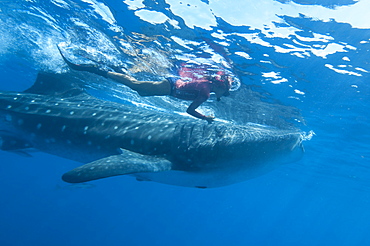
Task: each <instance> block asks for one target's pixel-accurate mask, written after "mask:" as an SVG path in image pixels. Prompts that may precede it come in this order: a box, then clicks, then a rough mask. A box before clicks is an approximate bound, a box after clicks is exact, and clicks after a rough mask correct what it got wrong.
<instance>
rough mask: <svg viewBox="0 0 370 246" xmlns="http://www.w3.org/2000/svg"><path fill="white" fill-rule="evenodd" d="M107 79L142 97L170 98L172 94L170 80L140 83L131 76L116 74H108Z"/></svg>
mask: <svg viewBox="0 0 370 246" xmlns="http://www.w3.org/2000/svg"><path fill="white" fill-rule="evenodd" d="M107 77H108V78H110V79H113V80H114V81H116V82H118V83H121V84H123V85H126V86H128V87H130V88H131V89H132V90H134V91H137V92H138V93H139V95H140V96H168V95H170V93H171V84H170V82H169V81H168V80H162V81H139V80H137V79H135V78H134V77H132V76H130V75H127V74H122V73H115V72H108V74H107Z"/></svg>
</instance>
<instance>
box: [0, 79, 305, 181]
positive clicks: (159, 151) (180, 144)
mask: <svg viewBox="0 0 370 246" xmlns="http://www.w3.org/2000/svg"><path fill="white" fill-rule="evenodd" d="M301 142H302V134H301V133H300V132H299V131H294V130H293V131H292V130H280V129H275V128H269V127H263V126H258V125H252V124H251V125H234V124H227V123H222V122H215V123H213V124H207V123H203V122H201V121H199V120H197V119H192V118H190V117H184V116H180V115H174V114H170V113H166V112H158V111H153V110H150V109H144V108H140V107H135V106H130V105H123V104H119V103H115V102H110V101H104V100H101V99H98V98H95V97H93V96H91V95H88V94H87V93H86V92H85V91H84V90H83V89H82V88H81V87H80V86H79V82H78V81H77V79H75V78H73V77H71V76H69V75H68V74H48V73H40V74H39V75H38V78H37V80H36V83H35V84H34V85H33V86H32V87H31V88H30V89H28V90H26V91H24V92H22V93H13V92H1V93H0V148H1V149H2V150H4V151H20V150H23V149H27V148H35V149H38V150H40V151H43V152H46V153H50V154H53V155H57V156H60V157H64V158H67V159H71V160H75V161H78V162H82V163H86V164H85V165H82V166H80V167H77V168H75V169H73V170H71V171H69V172H67V173H65V174H64V175H63V177H62V178H63V180H64V181H66V182H69V183H81V182H87V181H91V180H95V179H100V178H106V177H111V176H117V175H125V174H130V175H133V176H135V177H136V178H137V179H138V180H152V181H156V182H161V183H166V184H173V185H181V186H189V187H198V188H206V187H218V186H224V185H229V184H233V183H237V182H241V181H244V180H247V179H250V178H253V177H256V176H258V175H261V174H263V173H266V172H268V171H270V170H273V169H274V168H276V167H278V166H280V165H282V164H283V163H288V162H292V161H296V160H298V159H299V158H300V157H301V156H302V153H303V147H302V144H301Z"/></svg>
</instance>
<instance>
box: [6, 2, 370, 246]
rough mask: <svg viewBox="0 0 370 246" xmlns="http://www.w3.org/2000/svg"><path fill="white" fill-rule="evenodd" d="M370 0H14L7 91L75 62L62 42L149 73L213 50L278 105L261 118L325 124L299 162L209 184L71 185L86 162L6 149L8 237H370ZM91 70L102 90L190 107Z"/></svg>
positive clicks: (221, 240) (72, 50)
mask: <svg viewBox="0 0 370 246" xmlns="http://www.w3.org/2000/svg"><path fill="white" fill-rule="evenodd" d="M369 9H370V1H368V0H360V1H353V0H321V1H313V0H312V1H308V0H306V1H298V0H293V1H281V0H278V1H273V0H261V1H249V0H245V1H239V0H229V1H215V0H183V1H176V0H158V1H144V0H125V1H114V0H105V1H97V0H81V1H78V0H75V1H71V0H52V1H41V0H40V1H37V0H28V1H26V0H24V1H14V0H13V1H7V0H1V1H0V67H1V69H0V78H1V80H0V81H1V83H0V89H1V90H9V91H23V90H25V89H27V88H28V87H30V86H31V85H32V84H33V82H34V81H35V78H36V75H37V73H38V71H51V72H55V73H64V72H67V71H68V68H67V67H66V65H65V64H64V63H63V60H62V59H61V57H60V55H59V53H58V50H57V49H56V45H58V44H59V45H61V47H62V48H63V49H64V50H65V51H66V52H67V53H68V55H70V57H71V58H73V59H77V60H78V59H82V60H83V59H86V58H90V59H92V58H94V59H96V60H99V61H102V62H104V63H105V64H110V65H122V66H125V67H126V68H127V69H128V71H129V72H130V73H132V74H133V75H135V76H137V77H138V78H141V79H147V78H149V79H153V80H155V79H160V78H163V77H165V76H168V75H170V74H172V73H173V71H174V70H175V69H174V67H173V64H176V63H177V62H178V61H187V60H191V59H193V60H202V59H203V60H202V61H204V60H206V61H212V62H213V63H216V64H219V65H222V66H224V67H226V68H227V69H229V70H230V71H232V72H233V73H234V74H235V75H236V76H237V77H238V78H239V79H240V81H241V83H243V84H244V85H246V86H248V88H250V89H251V90H252V91H253V92H254V93H255V97H254V100H257V99H258V100H259V101H260V102H261V104H259V105H265V106H266V105H269V110H268V111H267V112H269V113H268V114H267V115H256V116H255V117H254V118H253V119H254V120H255V122H254V123H269V125H273V126H281V125H282V124H283V123H282V121H284V122H285V121H286V124H294V125H295V126H296V127H299V128H300V129H302V131H306V132H309V131H313V132H314V133H315V136H314V137H313V138H312V139H311V140H310V141H305V142H304V145H305V150H306V152H305V155H304V158H303V159H302V160H300V161H299V162H296V163H291V164H288V165H285V166H282V167H280V168H278V169H276V170H275V171H272V172H270V173H268V174H266V175H263V176H261V177H258V178H255V179H252V180H249V181H245V182H243V183H239V184H234V185H231V186H227V187H222V188H215V189H206V190H200V189H192V188H183V187H176V186H170V185H164V184H159V183H154V182H138V181H136V180H135V179H134V178H131V177H124V176H120V177H115V178H109V179H104V180H99V181H95V182H91V183H89V184H86V185H82V186H70V185H69V184H66V183H63V181H61V179H60V177H61V175H62V174H63V173H64V172H66V171H68V170H70V169H72V168H74V167H76V166H78V165H80V163H76V162H73V161H70V160H66V159H62V158H59V157H56V156H51V155H48V154H45V153H40V152H31V154H32V156H33V157H26V156H24V155H19V153H18V154H17V153H8V152H1V153H0V155H1V165H0V194H1V197H2V198H1V199H0V208H1V209H0V221H1V223H0V245H4V246H5V245H12V246H13V245H38V246H42V245H55V246H57V245H71V246H73V245H274V246H277V245H307V246H312V245H337V246H338V245H369V243H370V237H369V236H368V231H369V228H370V227H369V222H368V221H369V220H370V210H369V206H370V169H369V165H370V162H369V159H370V150H369V149H370V131H369V130H368V129H367V126H369V125H370V118H369V110H370V103H369V99H370V86H369V81H370V80H369V79H370V78H369V77H370V76H369V73H370V64H369V57H370V52H369V50H370V21H369V19H368V10H369ZM81 57H82V58H81ZM83 76H84V78H85V80H86V84H88V85H89V86H91V88H92V90H94V91H95V92H94V93H95V94H97V95H99V96H100V97H107V98H111V99H112V98H113V99H114V100H117V101H120V102H124V103H125V102H126V103H127V102H129V103H134V104H135V103H136V104H137V103H143V104H138V106H143V105H144V106H145V107H156V108H157V109H158V110H173V111H174V112H175V111H176V110H175V109H176V107H175V108H174V109H167V108H166V109H160V105H159V104H158V102H156V101H155V99H142V98H140V97H138V96H137V95H136V94H135V93H133V92H130V91H129V90H128V89H127V88H123V87H117V85H116V84H114V83H113V82H112V81H107V80H104V79H101V78H97V76H92V75H86V74H85V75H83ZM233 93H238V92H237V91H235V92H233ZM256 98H257V99H256ZM168 100H170V99H168ZM262 103H263V104H262ZM180 106H181V105H180ZM180 106H179V107H180ZM256 107H257V106H256ZM239 110H243V109H240V108H239ZM245 110H247V109H245ZM178 111H181V110H178ZM278 119H280V121H279V120H278ZM281 119H284V120H281Z"/></svg>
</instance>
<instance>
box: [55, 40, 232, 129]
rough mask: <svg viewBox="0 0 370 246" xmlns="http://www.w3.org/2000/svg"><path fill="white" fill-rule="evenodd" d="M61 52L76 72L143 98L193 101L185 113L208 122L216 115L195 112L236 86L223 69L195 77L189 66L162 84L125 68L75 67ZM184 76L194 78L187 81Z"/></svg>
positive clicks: (79, 65) (93, 65)
mask: <svg viewBox="0 0 370 246" xmlns="http://www.w3.org/2000/svg"><path fill="white" fill-rule="evenodd" d="M58 49H59V52H60V54H61V56H62V58H63V60H64V61H65V62H66V63H67V65H68V66H69V67H70V68H71V69H73V70H77V71H86V72H90V73H94V74H97V75H100V76H103V77H105V78H108V79H112V80H114V81H116V82H118V83H121V84H123V85H125V86H128V87H129V88H131V89H132V90H135V91H136V92H137V93H138V94H139V95H140V96H172V97H175V98H178V99H182V100H187V101H192V103H191V104H190V105H189V107H188V108H187V110H186V112H187V113H188V114H190V115H191V116H193V117H196V118H198V119H202V120H206V121H207V122H208V123H212V122H213V121H214V119H215V117H214V116H213V115H203V114H201V113H199V112H198V111H197V110H196V109H197V108H198V107H199V106H200V105H201V104H202V103H204V102H205V101H207V100H208V99H209V98H210V94H211V93H215V94H216V97H217V101H220V100H221V97H223V96H229V95H230V89H231V86H232V83H233V77H232V76H231V74H227V73H225V71H222V70H220V69H218V71H211V72H209V71H208V72H207V74H204V75H203V76H194V74H195V73H196V72H197V71H194V70H192V69H191V67H187V66H183V67H182V69H180V72H179V74H180V77H169V78H166V79H164V80H162V81H139V80H137V79H135V78H134V77H132V76H130V75H128V74H126V73H124V72H123V71H122V69H116V68H112V69H113V70H114V71H107V70H105V69H103V68H102V67H100V66H99V65H95V64H74V63H72V62H70V61H69V60H68V59H67V58H66V57H65V56H64V55H63V53H62V52H61V50H60V48H59V47H58ZM203 70H204V68H203ZM198 71H199V69H198ZM184 75H186V76H184ZM184 77H188V78H189V77H191V78H190V79H189V80H188V79H184Z"/></svg>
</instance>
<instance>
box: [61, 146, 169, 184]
mask: <svg viewBox="0 0 370 246" xmlns="http://www.w3.org/2000/svg"><path fill="white" fill-rule="evenodd" d="M171 168H172V163H171V162H170V161H168V160H167V159H164V158H161V157H155V156H150V155H142V154H139V153H135V152H132V151H128V150H122V154H120V155H112V156H109V157H106V158H102V159H99V160H96V161H93V162H90V163H88V164H86V165H83V166H80V167H77V168H75V169H73V170H71V171H69V172H67V173H65V174H64V175H63V177H62V179H63V180H64V181H65V182H68V183H82V182H87V181H91V180H95V179H101V178H108V177H112V176H117V175H125V174H133V173H144V172H162V171H169V170H171Z"/></svg>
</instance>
